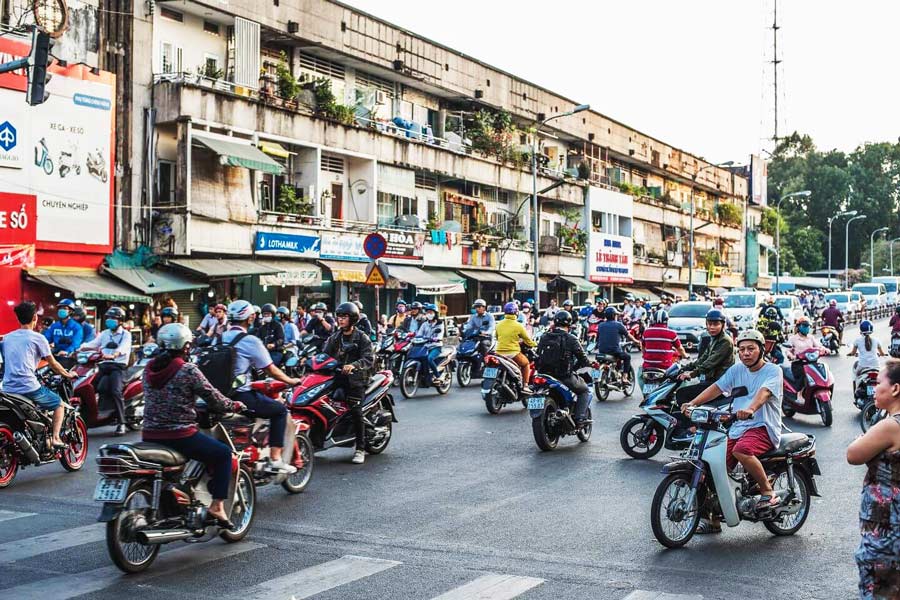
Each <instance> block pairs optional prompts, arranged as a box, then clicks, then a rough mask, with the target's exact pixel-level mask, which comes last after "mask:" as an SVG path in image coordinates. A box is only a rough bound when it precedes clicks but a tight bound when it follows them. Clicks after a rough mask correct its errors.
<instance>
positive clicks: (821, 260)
mask: <svg viewBox="0 0 900 600" xmlns="http://www.w3.org/2000/svg"><path fill="white" fill-rule="evenodd" d="M790 242H791V243H790V249H791V253H792V254H793V256H794V258H796V259H797V264H798V265H799V267H800V268H801V269H803V270H804V271H818V270H819V269H821V268H823V267H824V266H825V257H824V255H823V252H822V250H823V248H824V247H825V236H824V235H822V232H821V231H819V230H818V229H816V228H814V227H809V226H807V227H798V228H796V229H793V230H791V235H790Z"/></svg>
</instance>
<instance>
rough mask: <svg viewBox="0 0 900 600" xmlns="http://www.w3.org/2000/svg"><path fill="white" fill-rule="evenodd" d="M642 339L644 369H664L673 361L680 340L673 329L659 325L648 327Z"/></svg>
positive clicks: (676, 354) (679, 345)
mask: <svg viewBox="0 0 900 600" xmlns="http://www.w3.org/2000/svg"><path fill="white" fill-rule="evenodd" d="M643 341H644V344H643V346H644V368H645V369H663V370H665V369H668V368H669V367H671V366H672V365H673V364H674V363H675V360H676V357H677V356H678V351H677V349H678V348H680V347H681V341H679V339H678V334H677V333H675V332H674V331H673V330H671V329H669V328H668V327H663V326H659V325H654V326H652V327H648V328H647V330H646V331H644V340H643Z"/></svg>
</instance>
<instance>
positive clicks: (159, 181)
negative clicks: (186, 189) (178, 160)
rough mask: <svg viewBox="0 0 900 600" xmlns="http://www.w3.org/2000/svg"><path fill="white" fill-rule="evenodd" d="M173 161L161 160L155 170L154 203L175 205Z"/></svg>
mask: <svg viewBox="0 0 900 600" xmlns="http://www.w3.org/2000/svg"><path fill="white" fill-rule="evenodd" d="M175 177H176V171H175V163H174V162H172V161H170V160H161V161H159V164H158V165H157V171H156V205H157V206H174V205H175Z"/></svg>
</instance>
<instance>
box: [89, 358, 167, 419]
mask: <svg viewBox="0 0 900 600" xmlns="http://www.w3.org/2000/svg"><path fill="white" fill-rule="evenodd" d="M155 352H156V344H147V345H145V347H144V348H143V349H142V351H141V355H142V356H141V359H140V360H138V361H137V363H136V364H135V365H133V366H132V367H129V368H128V369H127V371H126V373H125V389H124V391H123V393H122V395H123V397H124V398H125V426H126V427H127V428H128V429H130V430H131V431H140V429H141V427H142V426H143V424H144V387H143V384H142V382H141V376H142V375H143V373H144V367H145V366H146V364H147V363H148V362H150V359H151V358H152V357H153V354H154V353H155ZM100 357H101V354H100V352H99V351H97V350H86V351H82V352H77V353H76V354H75V366H74V367H73V370H74V371H75V373H76V374H77V375H78V378H77V379H75V383H74V389H75V391H74V392H73V395H72V399H71V403H72V405H73V406H75V407H76V408H77V409H78V413H79V415H80V416H81V418H82V419H84V422H85V423H86V424H87V426H88V427H89V428H94V427H103V426H104V425H115V424H116V407H115V406H114V405H113V403H112V402H101V401H100V396H99V395H98V394H97V389H96V387H95V386H96V383H97V379H98V376H99V373H100V368H99V361H100Z"/></svg>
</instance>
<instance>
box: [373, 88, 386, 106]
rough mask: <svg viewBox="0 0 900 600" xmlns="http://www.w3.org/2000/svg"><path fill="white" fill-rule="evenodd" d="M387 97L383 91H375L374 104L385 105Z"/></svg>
mask: <svg viewBox="0 0 900 600" xmlns="http://www.w3.org/2000/svg"><path fill="white" fill-rule="evenodd" d="M387 103H388V95H387V94H386V93H385V92H384V90H375V104H387Z"/></svg>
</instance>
